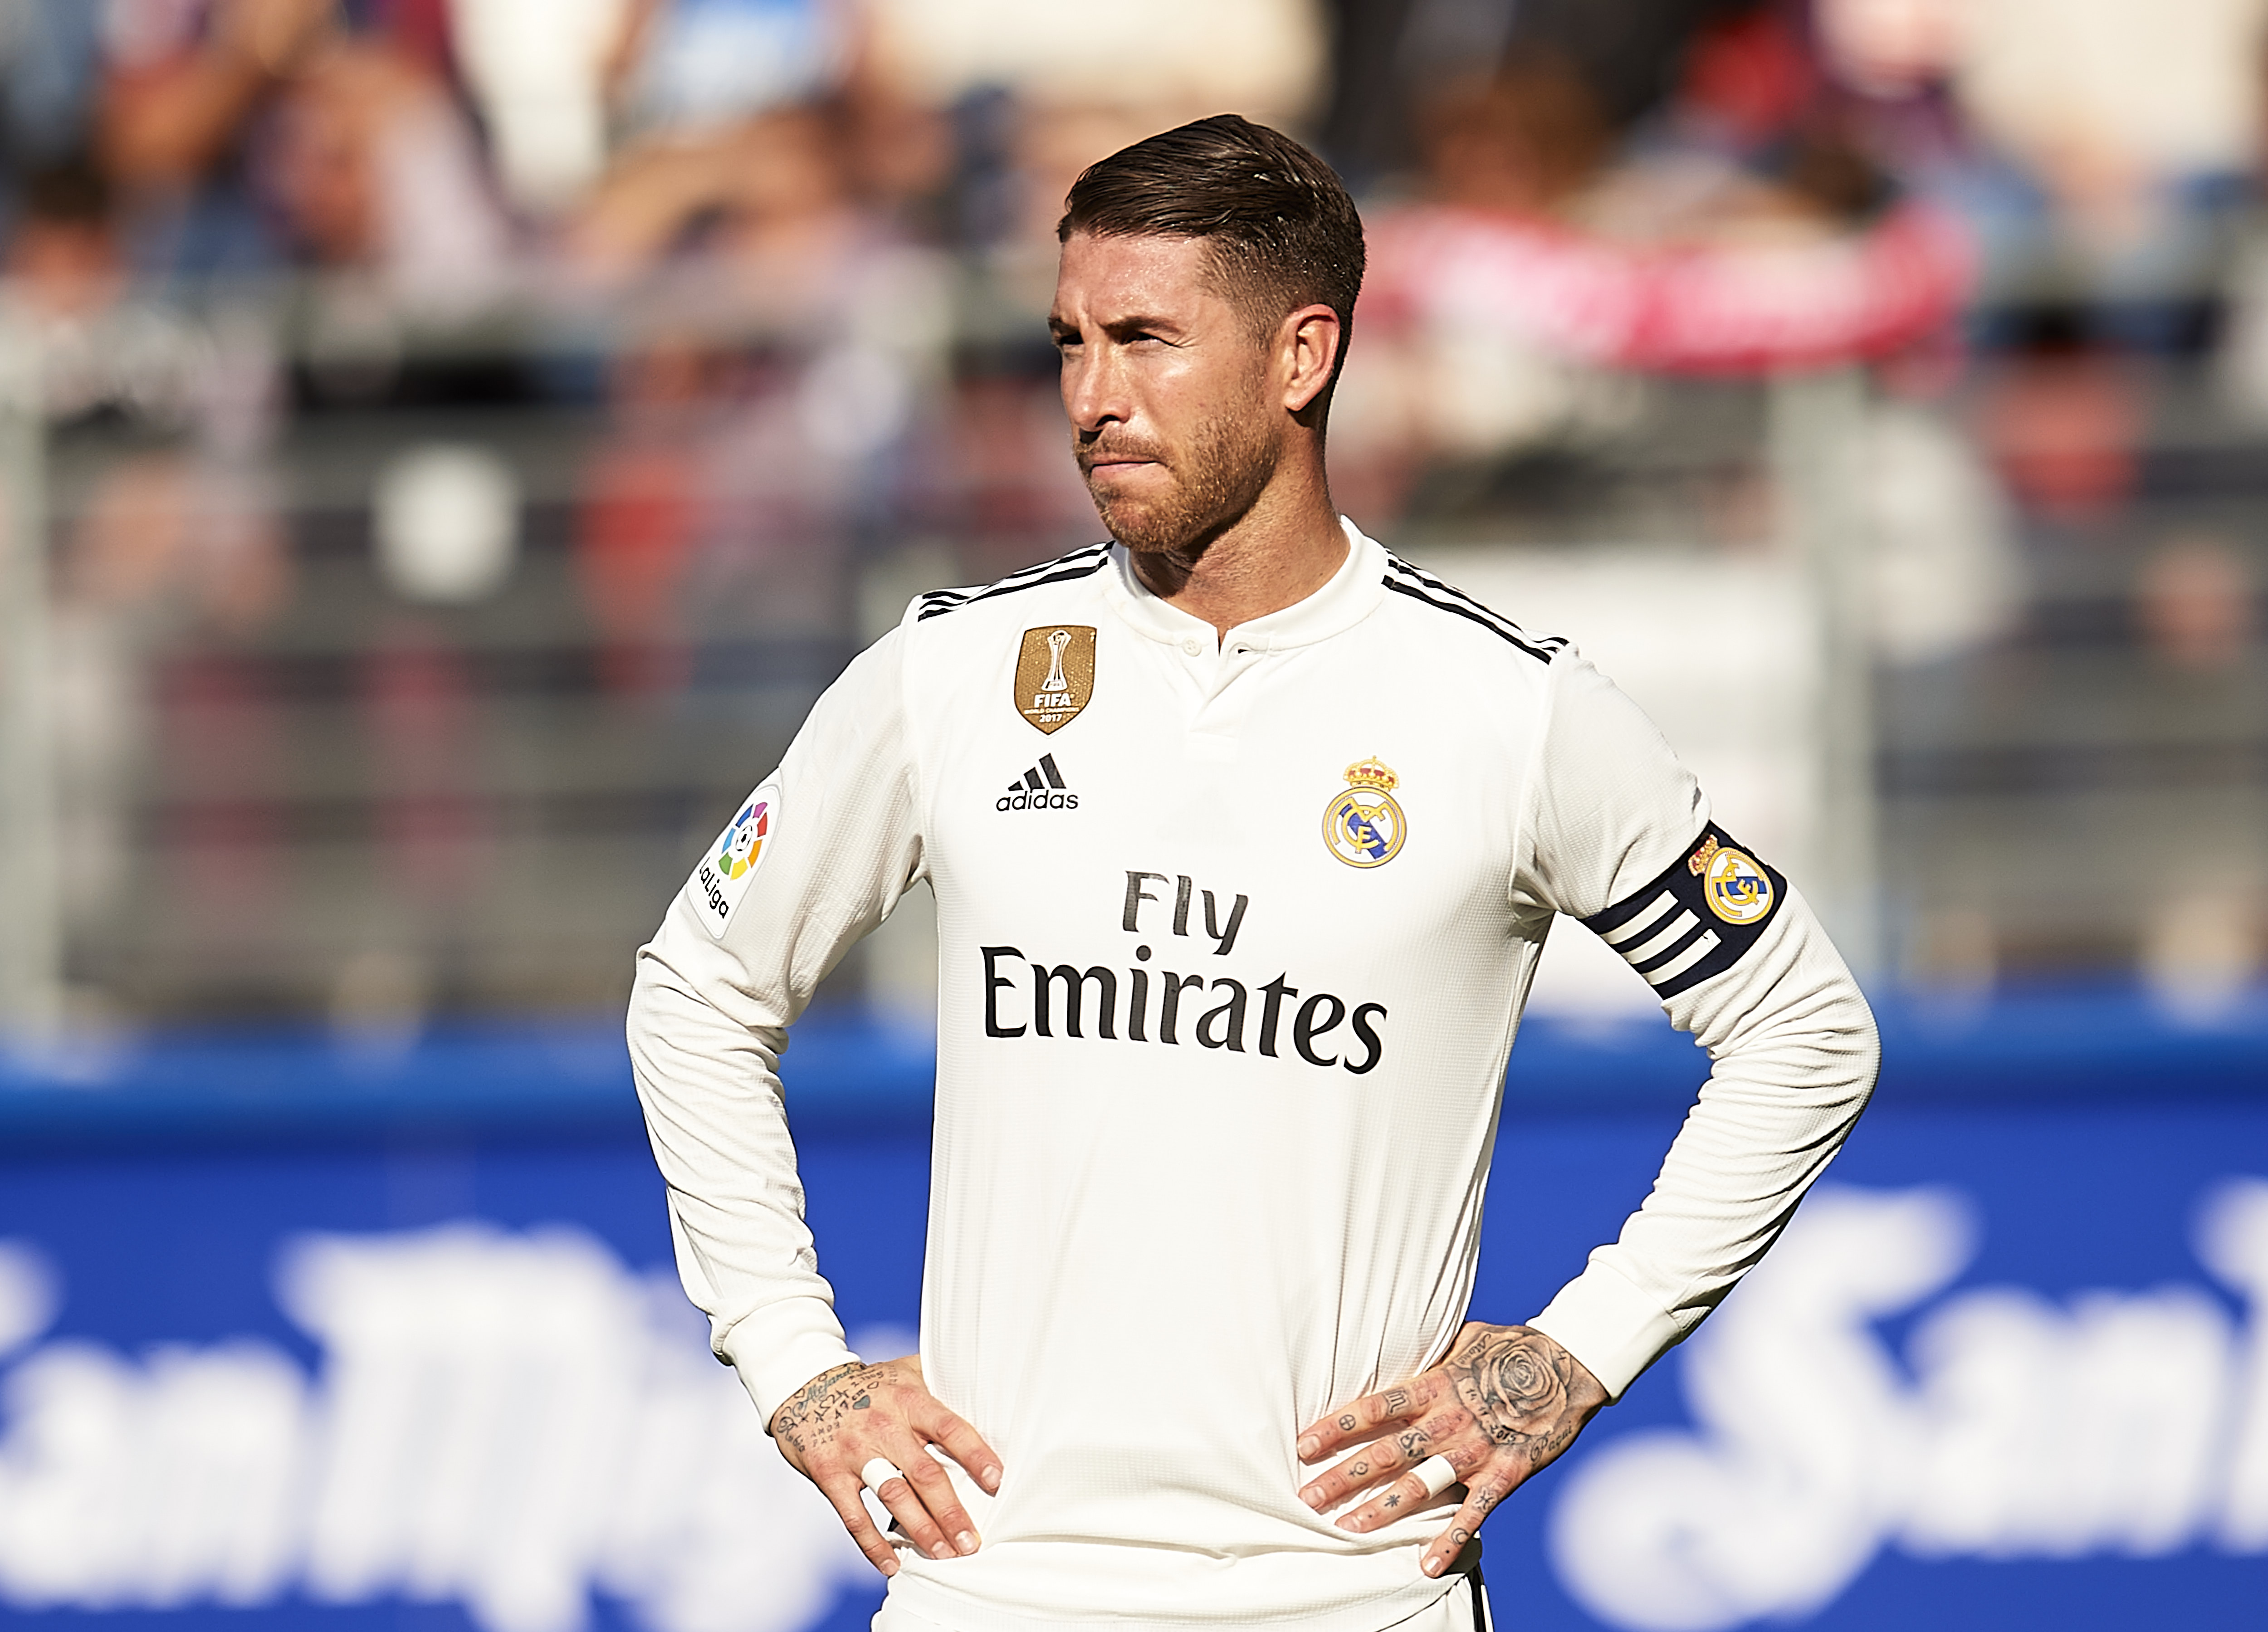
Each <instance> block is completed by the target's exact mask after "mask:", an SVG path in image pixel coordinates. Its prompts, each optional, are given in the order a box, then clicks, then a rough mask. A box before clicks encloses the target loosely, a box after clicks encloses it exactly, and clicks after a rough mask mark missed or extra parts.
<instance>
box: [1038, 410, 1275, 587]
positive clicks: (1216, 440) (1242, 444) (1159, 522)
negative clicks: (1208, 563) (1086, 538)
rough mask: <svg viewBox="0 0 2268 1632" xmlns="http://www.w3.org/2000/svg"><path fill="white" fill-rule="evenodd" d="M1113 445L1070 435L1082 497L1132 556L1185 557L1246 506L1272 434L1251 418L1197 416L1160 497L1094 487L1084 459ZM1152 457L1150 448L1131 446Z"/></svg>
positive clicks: (1268, 473)
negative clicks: (1083, 444)
mask: <svg viewBox="0 0 2268 1632" xmlns="http://www.w3.org/2000/svg"><path fill="white" fill-rule="evenodd" d="M1107 451H1118V450H1117V449H1104V448H1100V447H1098V448H1080V447H1079V446H1078V444H1077V438H1076V437H1074V438H1073V452H1074V455H1075V456H1076V457H1077V458H1078V459H1079V474H1081V475H1082V476H1083V477H1085V478H1086V490H1087V496H1088V497H1090V498H1091V499H1093V500H1094V509H1095V513H1096V514H1097V515H1099V516H1101V518H1102V525H1103V526H1106V527H1108V529H1109V530H1110V536H1111V537H1113V538H1115V539H1116V540H1118V541H1119V542H1120V543H1121V544H1123V545H1124V546H1125V547H1126V548H1128V549H1130V550H1131V551H1133V552H1134V554H1136V555H1149V556H1167V557H1176V558H1179V559H1181V560H1182V561H1183V562H1193V561H1194V560H1195V559H1196V557H1197V556H1198V555H1203V554H1204V549H1205V547H1206V546H1207V545H1209V544H1211V542H1212V540H1214V539H1216V538H1218V537H1219V536H1220V534H1221V533H1225V532H1226V531H1227V530H1228V529H1229V528H1230V527H1232V526H1234V525H1235V524H1236V523H1237V522H1238V521H1239V520H1241V519H1242V518H1243V517H1244V516H1245V514H1246V513H1247V512H1248V511H1250V510H1251V508H1252V506H1253V504H1254V503H1255V502H1256V500H1257V499H1258V498H1259V496H1260V495H1261V494H1262V493H1263V491H1264V490H1265V489H1267V486H1268V484H1269V482H1270V481H1271V480H1272V479H1273V478H1274V476H1275V474H1276V465H1277V460H1278V457H1279V456H1280V453H1281V448H1280V445H1279V443H1278V439H1277V438H1275V437H1270V435H1269V434H1268V427H1267V425H1266V424H1265V423H1262V422H1258V421H1256V419H1254V418H1252V417H1242V418H1240V417H1237V416H1233V415H1214V416H1212V417H1210V418H1207V419H1204V420H1201V421H1199V422H1198V423H1197V430H1196V431H1195V432H1194V434H1192V435H1191V437H1190V438H1189V447H1188V450H1187V452H1184V453H1183V454H1182V455H1181V456H1180V457H1179V458H1177V459H1174V460H1173V461H1172V462H1171V463H1170V464H1167V466H1166V468H1167V470H1168V471H1170V472H1171V473H1172V474H1173V476H1174V478H1175V480H1174V482H1173V485H1172V487H1171V488H1170V489H1167V492H1166V493H1165V494H1164V495H1163V496H1160V497H1156V498H1144V499H1135V498H1130V497H1126V496H1118V497H1115V498H1114V497H1108V496H1105V495H1103V494H1101V493H1100V492H1097V491H1096V490H1095V486H1094V473H1093V471H1092V470H1091V469H1090V468H1089V467H1088V460H1089V459H1092V458H1093V457H1094V455H1095V454H1096V453H1098V452H1107ZM1133 451H1137V452H1144V453H1146V454H1148V455H1150V456H1151V457H1153V458H1154V457H1157V456H1158V450H1155V449H1151V448H1144V449H1139V450H1133Z"/></svg>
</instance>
